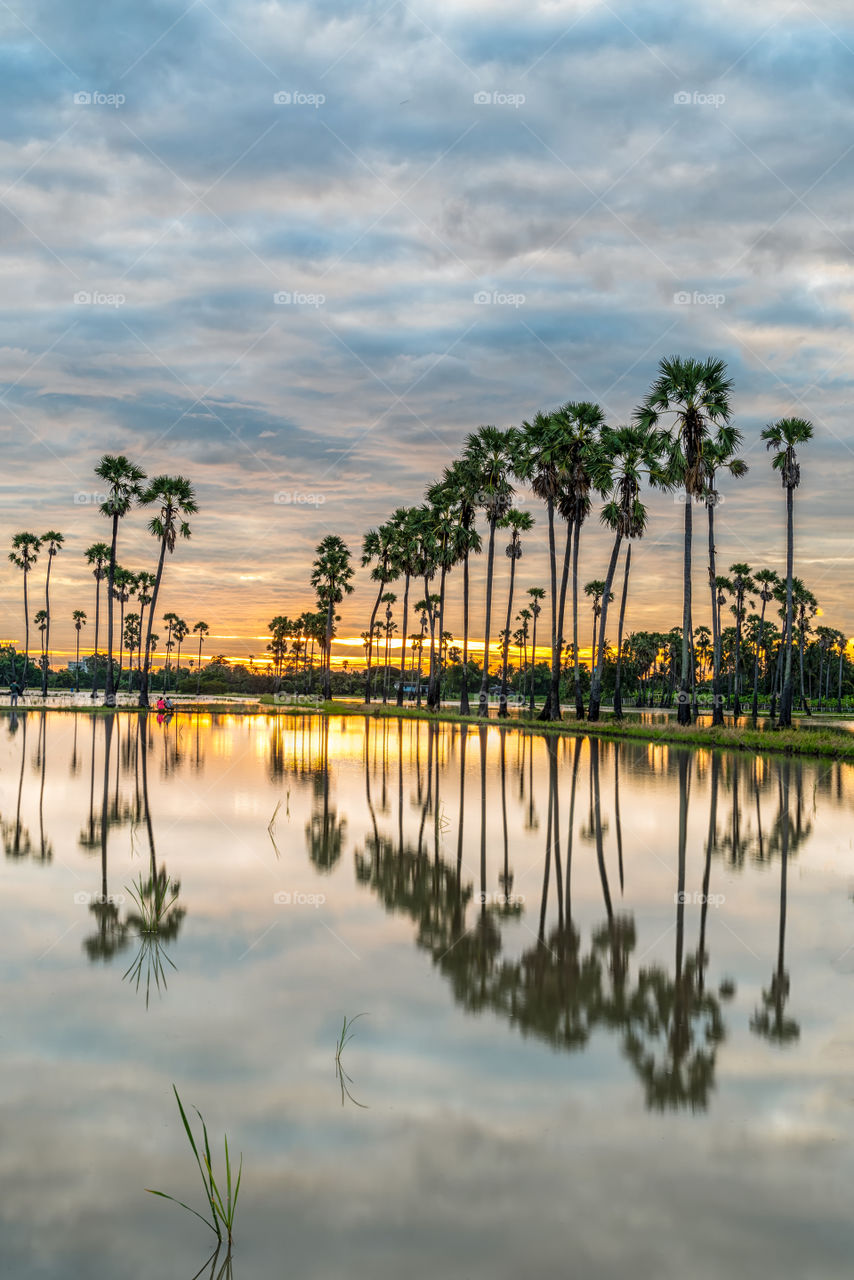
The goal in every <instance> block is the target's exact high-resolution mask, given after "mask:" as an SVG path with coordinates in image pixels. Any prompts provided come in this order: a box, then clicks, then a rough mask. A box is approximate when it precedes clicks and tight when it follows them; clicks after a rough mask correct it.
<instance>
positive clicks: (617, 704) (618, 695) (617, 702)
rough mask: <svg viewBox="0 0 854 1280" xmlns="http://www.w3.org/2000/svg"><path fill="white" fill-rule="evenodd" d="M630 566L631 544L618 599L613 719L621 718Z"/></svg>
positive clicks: (628, 548) (628, 547)
mask: <svg viewBox="0 0 854 1280" xmlns="http://www.w3.org/2000/svg"><path fill="white" fill-rule="evenodd" d="M631 566H632V544H631V543H629V545H628V546H627V547H626V567H625V570H624V572H623V594H622V597H621V599H620V623H619V629H618V632H617V673H616V676H615V678H614V719H615V720H622V718H623V697H622V691H621V689H620V675H621V672H622V665H623V624H624V622H625V618H626V597H627V596H628V591H629V570H630V568H631Z"/></svg>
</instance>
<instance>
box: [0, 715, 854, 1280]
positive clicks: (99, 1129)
mask: <svg viewBox="0 0 854 1280" xmlns="http://www.w3.org/2000/svg"><path fill="white" fill-rule="evenodd" d="M650 732H651V735H654V726H651V727H650ZM0 763H2V768H1V769H0V820H2V833H3V841H4V849H5V857H4V858H3V861H2V891H0V924H2V932H0V948H2V966H0V974H2V1009H3V1017H2V1022H0V1073H2V1089H0V1096H2V1104H0V1106H2V1119H3V1138H4V1141H3V1143H2V1151H1V1152H0V1170H1V1171H2V1172H0V1182H2V1195H0V1220H1V1223H0V1275H3V1276H9V1277H14V1280H29V1278H30V1277H32V1278H35V1277H38V1278H39V1280H69V1278H76V1277H78V1276H80V1277H83V1276H85V1277H87V1280H139V1278H141V1277H165V1278H166V1280H191V1278H192V1277H193V1276H195V1275H197V1274H200V1275H203V1276H207V1275H216V1274H218V1271H219V1268H220V1267H221V1264H222V1260H223V1259H222V1255H220V1258H219V1259H218V1261H217V1263H216V1264H215V1266H216V1268H217V1269H216V1270H214V1269H213V1266H211V1267H204V1264H205V1259H206V1258H207V1257H208V1255H209V1254H210V1253H211V1248H212V1245H213V1243H214V1241H213V1237H212V1235H211V1233H210V1232H209V1231H207V1230H206V1228H205V1226H204V1225H203V1224H202V1223H201V1222H199V1220H198V1219H197V1218H194V1217H191V1216H190V1215H189V1214H188V1213H186V1212H185V1211H184V1210H183V1209H180V1208H178V1207H176V1206H175V1205H173V1204H170V1203H168V1202H166V1201H164V1200H161V1199H155V1198H154V1197H152V1196H150V1195H147V1194H146V1192H145V1188H147V1187H153V1188H157V1189H161V1190H163V1191H166V1192H168V1193H170V1194H172V1195H175V1196H177V1197H178V1198H180V1199H181V1200H185V1201H187V1202H188V1203H189V1204H190V1205H192V1206H193V1207H194V1208H197V1209H200V1210H201V1209H203V1207H204V1206H203V1203H202V1202H201V1196H200V1183H199V1179H198V1172H197V1170H196V1169H195V1166H194V1163H193V1158H192V1153H191V1152H190V1149H189V1147H188V1144H187V1141H186V1137H185V1135H184V1133H183V1129H182V1126H181V1121H180V1116H179V1114H178V1111H177V1108H176V1105H175V1099H174V1096H173V1093H172V1085H173V1084H174V1085H176V1086H177V1088H178V1091H179V1093H180V1095H181V1097H182V1099H183V1101H184V1103H185V1105H187V1106H188V1107H189V1106H190V1105H193V1106H197V1107H198V1108H199V1109H200V1110H201V1112H202V1113H203V1115H204V1117H205V1120H206V1122H207V1124H208V1127H209V1130H210V1134H211V1141H212V1143H213V1145H214V1157H215V1163H217V1162H218V1163H220V1164H221V1162H222V1146H221V1143H222V1136H223V1133H224V1132H226V1133H227V1134H228V1139H229V1144H230V1147H231V1149H232V1152H233V1153H234V1154H236V1153H238V1152H242V1153H243V1157H244V1175H243V1185H242V1188H241V1193H240V1204H239V1209H238V1214H237V1220H236V1225H235V1247H234V1254H233V1262H232V1269H231V1271H230V1272H228V1274H231V1275H233V1277H234V1278H235V1280H268V1278H269V1280H272V1278H273V1277H285V1276H288V1277H299V1278H303V1277H305V1278H307V1280H321V1278H322V1280H338V1278H339V1277H340V1278H341V1280H343V1278H344V1277H355V1278H356V1280H368V1278H369V1277H370V1280H392V1277H394V1278H395V1280H397V1278H398V1277H399V1276H400V1275H401V1274H402V1273H403V1274H406V1275H409V1276H413V1277H416V1278H419V1280H420V1277H431V1280H432V1278H433V1277H435V1276H437V1275H439V1276H442V1277H443V1280H487V1278H489V1280H495V1277H508V1280H509V1278H510V1277H514V1278H515V1277H517V1276H518V1275H519V1274H526V1275H532V1276H545V1275H547V1274H550V1273H552V1272H556V1273H559V1274H564V1273H567V1274H570V1275H573V1276H581V1277H585V1278H587V1277H591V1278H593V1280H599V1278H602V1280H604V1278H606V1277H608V1278H610V1277H618V1276H619V1277H623V1276H625V1275H626V1273H627V1271H629V1272H630V1274H631V1275H632V1276H636V1277H642V1278H644V1280H645V1278H646V1277H649V1278H650V1280H661V1278H665V1280H670V1278H671V1277H672V1278H673V1280H676V1278H677V1277H679V1280H684V1277H685V1276H686V1275H688V1276H690V1277H692V1280H698V1278H699V1280H713V1278H714V1280H719V1277H721V1276H724V1275H738V1276H741V1277H747V1278H752V1277H760V1276H761V1277H764V1276H769V1275H774V1276H775V1277H778V1278H779V1277H784V1278H788V1277H792V1278H793V1280H794V1278H795V1277H797V1278H798V1280H802V1278H803V1277H810V1278H811V1280H830V1278H835V1277H840V1278H841V1277H843V1276H845V1277H846V1278H847V1277H848V1276H849V1275H850V1271H851V1254H852V1248H853V1247H854V1230H852V1219H851V1203H850V1199H851V1190H850V1188H851V1185H852V1175H854V1147H852V1139H854V1079H852V1061H854V1058H852V1051H854V1000H852V992H854V902H852V887H854V855H853V854H852V822H851V817H852V801H853V800H854V768H852V766H850V765H846V764H841V763H836V762H832V761H822V762H807V761H802V760H794V759H788V758H786V757H777V758H775V757H770V756H767V757H763V756H758V755H754V754H752V753H750V752H741V753H738V754H725V753H711V752H707V751H701V750H695V751H685V750H680V749H678V748H674V747H672V746H668V745H666V744H663V743H661V742H656V741H655V740H654V737H652V738H651V741H650V742H649V743H648V744H645V743H638V742H636V741H631V742H623V743H614V742H605V741H597V740H596V739H587V738H583V737H578V738H571V737H565V738H560V739H558V738H545V737H540V736H536V735H531V734H528V733H526V732H522V731H518V730H515V729H512V728H511V729H505V728H502V727H499V726H498V725H497V724H495V723H490V725H489V726H488V727H487V726H484V727H483V728H478V727H468V728H467V727H465V726H458V725H447V724H446V725H432V724H425V723H423V722H416V721H393V720H385V721H374V722H372V721H369V720H364V719H362V718H360V717H356V716H350V717H342V718H334V719H324V718H322V717H320V716H308V715H305V716H296V715H293V716H290V715H278V716H274V715H270V716H267V715H249V714H247V715H239V714H235V715H229V714H221V715H213V714H206V713H203V712H200V713H193V714H178V715H176V716H174V717H173V718H172V720H171V721H170V722H169V723H158V722H157V719H156V717H154V716H149V717H148V718H147V720H144V719H140V718H138V717H137V716H136V715H134V714H130V713H125V712H119V713H117V714H116V715H114V716H105V715H100V714H99V715H87V714H85V713H82V712H81V713H79V714H75V713H72V712H64V713H63V712H52V711H47V712H41V713H40V712H37V711H36V712H34V711H30V712H28V713H26V714H21V715H18V716H17V717H10V716H9V714H5V715H4V716H3V717H2V718H0ZM154 896H157V898H158V899H159V902H160V906H161V912H160V919H159V922H158V926H159V927H158V928H157V929H156V930H151V929H146V927H145V926H146V917H145V907H146V904H148V905H149V907H150V905H151V902H152V898H153V897H154ZM135 898H138V899H139V900H140V901H141V903H142V910H141V909H140V906H139V903H138V902H137V901H135ZM357 1015H361V1016H359V1017H358V1018H357ZM345 1018H347V1019H356V1020H355V1021H354V1022H353V1025H352V1027H351V1028H350V1030H351V1032H352V1038H350V1039H349V1041H348V1042H347V1043H346V1045H345V1046H344V1048H343V1050H342V1052H341V1055H340V1058H339V1060H338V1062H337V1063H336V1042H337V1041H338V1039H339V1036H340V1034H341V1032H342V1024H343V1020H344V1019H345ZM197 1184H198V1185H197ZM200 1268H202V1270H201V1271H200Z"/></svg>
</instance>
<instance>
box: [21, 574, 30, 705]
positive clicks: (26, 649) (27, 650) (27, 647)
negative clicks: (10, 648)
mask: <svg viewBox="0 0 854 1280" xmlns="http://www.w3.org/2000/svg"><path fill="white" fill-rule="evenodd" d="M27 574H28V570H27V569H25V570H24V678H23V685H22V687H23V689H24V692H25V693H26V689H27V672H28V671H29V666H30V606H29V603H28V601H27Z"/></svg>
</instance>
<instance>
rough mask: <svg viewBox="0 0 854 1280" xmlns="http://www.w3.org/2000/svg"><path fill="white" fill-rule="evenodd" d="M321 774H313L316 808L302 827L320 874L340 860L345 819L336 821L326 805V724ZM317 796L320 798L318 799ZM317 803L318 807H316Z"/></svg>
mask: <svg viewBox="0 0 854 1280" xmlns="http://www.w3.org/2000/svg"><path fill="white" fill-rule="evenodd" d="M320 732H321V759H320V772H319V774H315V778H314V783H315V806H314V809H313V812H312V815H311V817H310V819H309V820H308V822H307V823H306V824H305V837H306V843H307V845H308V854H309V857H310V858H311V861H312V862H313V863H314V865H315V866H316V867H317V869H318V870H319V871H331V870H332V868H333V867H334V866H335V865H336V863H337V862H338V860H339V858H340V857H341V849H342V846H343V844H344V836H345V834H346V831H347V819H346V818H340V819H339V817H338V813H337V810H335V809H333V808H331V806H330V803H329V721H328V719H327V718H326V717H325V716H324V717H323V719H322V722H321V730H320ZM318 792H319V796H318ZM318 799H319V801H320V803H319V804H318V803H317V802H318Z"/></svg>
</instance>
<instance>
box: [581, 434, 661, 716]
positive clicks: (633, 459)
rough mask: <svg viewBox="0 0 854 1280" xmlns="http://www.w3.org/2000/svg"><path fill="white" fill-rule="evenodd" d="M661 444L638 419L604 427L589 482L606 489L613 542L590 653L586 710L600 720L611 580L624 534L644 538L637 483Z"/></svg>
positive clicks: (654, 464) (652, 470)
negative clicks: (596, 645) (595, 643)
mask: <svg viewBox="0 0 854 1280" xmlns="http://www.w3.org/2000/svg"><path fill="white" fill-rule="evenodd" d="M663 449H664V437H663V435H662V433H661V432H660V431H656V430H655V429H654V428H652V427H646V426H644V425H642V424H636V425H633V426H627V427H618V428H617V429H616V430H608V429H606V430H604V431H603V432H602V437H601V447H600V450H599V453H598V458H597V460H596V463H595V469H594V471H593V484H594V487H595V488H597V489H598V490H599V491H600V492H602V493H605V492H607V491H608V490H610V499H609V501H608V502H606V504H605V506H604V507H603V509H602V517H601V518H602V523H603V524H606V525H608V526H609V527H610V528H611V529H613V530H614V545H613V548H612V550H611V559H610V561H609V564H608V572H607V574H606V575H605V581H604V582H603V583H602V594H601V599H602V616H601V623H600V628H599V649H598V653H595V652H593V653H591V655H590V670H591V683H590V704H589V709H588V713H587V714H588V717H589V719H591V720H598V719H599V707H600V703H601V699H602V672H603V669H604V665H605V650H606V638H605V628H606V626H607V625H608V605H609V603H610V601H611V600H612V599H613V593H612V591H611V587H612V586H613V583H614V574H615V572H616V569H617V561H618V559H619V555H620V544H621V542H622V540H623V539H624V538H626V539H632V538H641V537H643V532H644V529H645V528H646V518H647V512H646V507H645V506H644V504H643V503H642V502H641V500H640V487H641V483H642V481H643V477H644V475H646V476H647V477H649V478H652V479H653V480H656V479H657V478H658V471H659V467H660V463H661V455H662V452H663ZM628 551H629V552H630V551H631V546H629V548H628ZM630 564H631V561H630V560H629V558H628V555H627V557H626V572H625V576H624V579H623V594H622V600H621V604H620V625H619V634H618V638H617V654H618V660H619V653H620V650H621V648H622V642H623V622H624V618H625V611H626V593H627V590H628V580H629V568H630ZM615 703H616V689H615ZM615 711H616V705H615Z"/></svg>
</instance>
